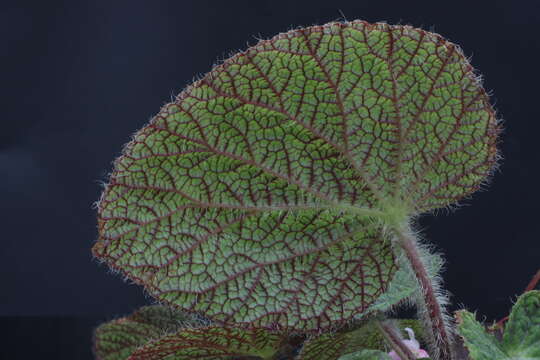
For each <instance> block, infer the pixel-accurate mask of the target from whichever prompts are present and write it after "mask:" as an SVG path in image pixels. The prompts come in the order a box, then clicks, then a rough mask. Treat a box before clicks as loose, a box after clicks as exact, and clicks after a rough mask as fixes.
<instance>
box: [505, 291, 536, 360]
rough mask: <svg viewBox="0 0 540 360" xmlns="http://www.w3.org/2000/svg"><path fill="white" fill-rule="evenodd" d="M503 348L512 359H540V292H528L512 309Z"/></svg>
mask: <svg viewBox="0 0 540 360" xmlns="http://www.w3.org/2000/svg"><path fill="white" fill-rule="evenodd" d="M503 347H504V350H505V351H506V352H507V353H508V355H509V356H510V357H511V358H512V359H514V358H516V359H517V358H520V359H521V358H527V359H540V291H538V290H533V291H528V292H526V293H525V294H523V295H521V296H520V297H519V298H518V300H517V302H516V304H515V305H514V306H513V307H512V312H511V313H510V319H509V320H508V322H507V323H506V326H505V328H504V335H503Z"/></svg>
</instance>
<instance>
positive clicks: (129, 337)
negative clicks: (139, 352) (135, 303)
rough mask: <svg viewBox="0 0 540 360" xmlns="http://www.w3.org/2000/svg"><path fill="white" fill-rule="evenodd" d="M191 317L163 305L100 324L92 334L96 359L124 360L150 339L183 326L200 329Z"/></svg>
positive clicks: (146, 308)
mask: <svg viewBox="0 0 540 360" xmlns="http://www.w3.org/2000/svg"><path fill="white" fill-rule="evenodd" d="M199 325H200V323H199V322H198V321H196V320H195V319H194V318H193V317H191V316H189V315H186V314H183V313H181V312H178V311H176V310H173V309H169V308H167V307H164V306H158V305H156V306H145V307H143V308H141V309H139V310H137V311H136V312H135V313H133V314H131V315H130V316H127V317H124V318H120V319H117V320H113V321H111V322H108V323H105V324H103V325H100V326H99V327H98V328H97V329H96V330H95V332H94V353H95V355H96V358H97V359H99V360H125V359H127V358H128V357H129V356H130V355H131V354H132V353H133V352H134V351H135V349H137V348H138V347H140V346H142V345H144V344H145V343H147V342H149V341H150V340H152V339H156V338H159V337H161V336H163V335H165V334H167V333H168V332H171V331H175V330H177V329H179V328H181V327H185V326H199Z"/></svg>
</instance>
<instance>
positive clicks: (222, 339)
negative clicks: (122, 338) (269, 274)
mask: <svg viewBox="0 0 540 360" xmlns="http://www.w3.org/2000/svg"><path fill="white" fill-rule="evenodd" d="M282 341H283V335H278V334H272V333H270V332H268V331H266V330H263V329H252V330H242V329H237V328H223V327H205V328H197V329H184V330H181V331H179V332H177V333H175V334H171V335H168V336H165V337H162V338H160V339H159V340H156V341H154V342H152V343H149V344H146V345H145V346H143V347H141V348H140V349H138V350H137V351H135V353H133V355H132V356H131V357H130V358H129V359H130V360H191V359H215V360H219V359H223V360H225V359H227V360H231V359H246V360H247V359H261V360H262V359H270V358H271V357H272V356H273V355H274V354H275V353H277V351H278V349H279V347H280V344H281V342H282Z"/></svg>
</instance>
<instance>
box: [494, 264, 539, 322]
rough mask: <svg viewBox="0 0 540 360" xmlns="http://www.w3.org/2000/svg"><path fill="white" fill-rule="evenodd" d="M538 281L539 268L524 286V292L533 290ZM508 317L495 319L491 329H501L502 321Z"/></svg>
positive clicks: (505, 320)
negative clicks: (495, 321)
mask: <svg viewBox="0 0 540 360" xmlns="http://www.w3.org/2000/svg"><path fill="white" fill-rule="evenodd" d="M538 282H540V270H538V271H537V272H536V274H535V275H534V276H533V278H532V279H531V281H529V284H528V285H527V287H526V288H525V291H524V293H526V292H527V291H531V290H534V289H535V288H536V285H538ZM509 318H510V316H509V315H507V316H505V317H503V318H502V319H501V320H499V321H497V323H496V324H495V325H493V326H492V329H501V330H502V329H503V328H504V323H505V322H507V321H508V319H509Z"/></svg>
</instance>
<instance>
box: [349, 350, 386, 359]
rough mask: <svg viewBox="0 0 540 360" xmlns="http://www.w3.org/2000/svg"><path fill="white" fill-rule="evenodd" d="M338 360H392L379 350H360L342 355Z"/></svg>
mask: <svg viewBox="0 0 540 360" xmlns="http://www.w3.org/2000/svg"><path fill="white" fill-rule="evenodd" d="M339 360H392V359H391V358H390V356H388V354H387V353H384V352H382V351H379V350H361V351H357V352H355V353H352V354H348V355H344V356H342V357H340V358H339Z"/></svg>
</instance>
